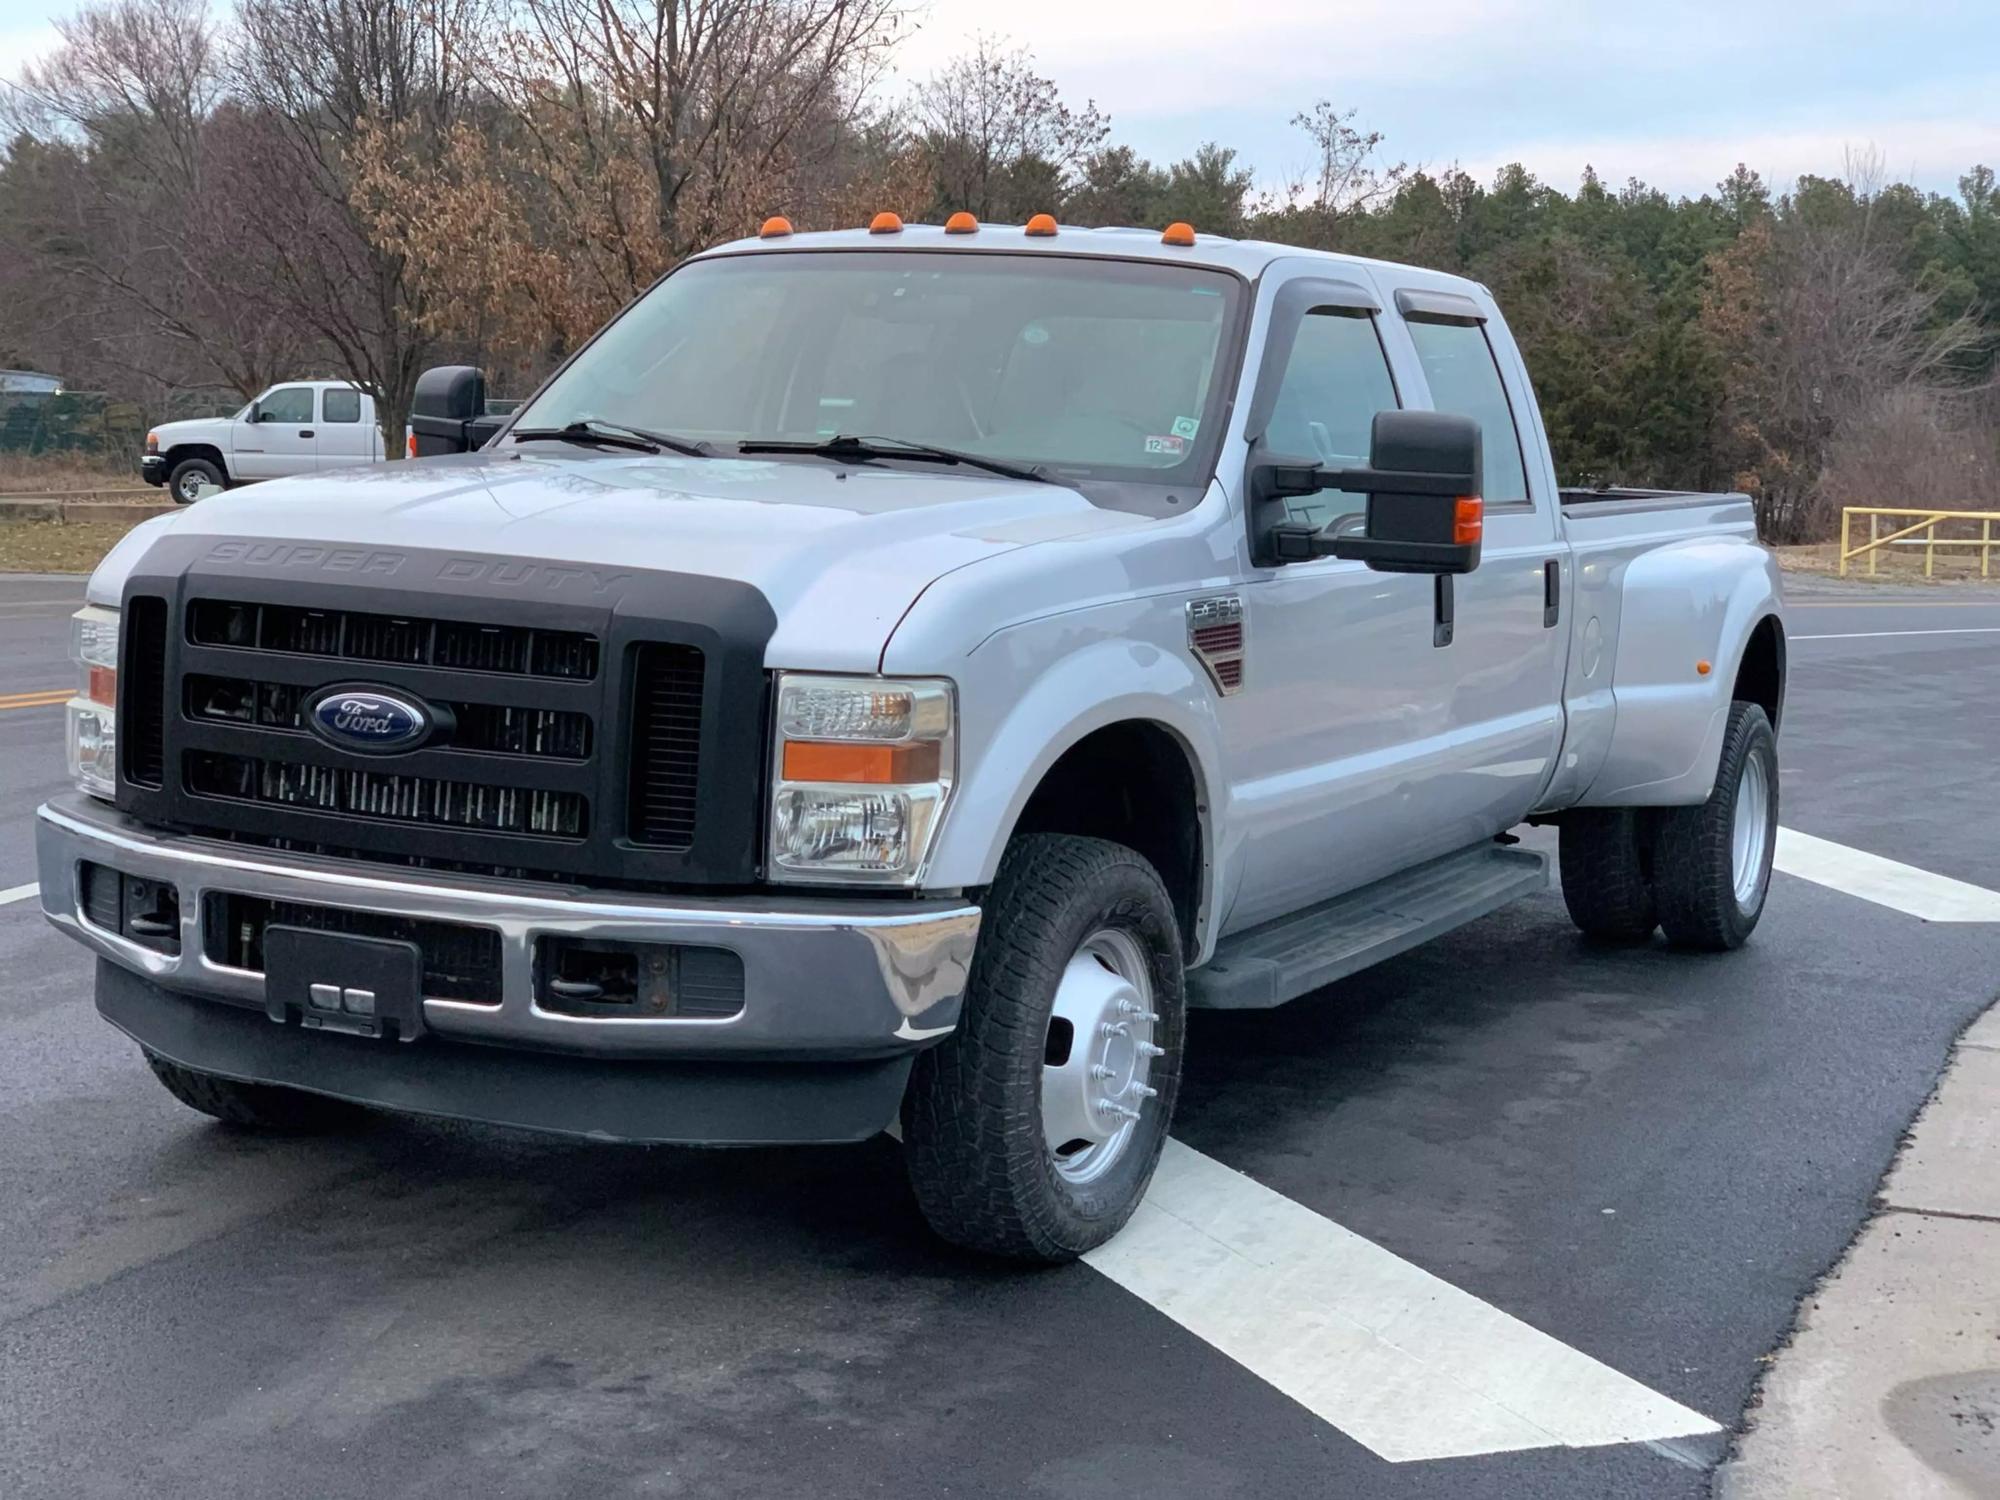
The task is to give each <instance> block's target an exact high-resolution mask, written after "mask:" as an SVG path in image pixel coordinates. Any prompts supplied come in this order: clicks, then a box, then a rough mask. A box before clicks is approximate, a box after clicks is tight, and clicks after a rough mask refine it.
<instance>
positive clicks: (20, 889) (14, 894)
mask: <svg viewBox="0 0 2000 1500" xmlns="http://www.w3.org/2000/svg"><path fill="white" fill-rule="evenodd" d="M40 890H41V887H40V886H39V885H36V884H35V883H34V882H33V881H29V882H28V883H27V884H26V885H10V886H8V887H7V889H6V890H4V891H0V906H12V905H13V904H14V903H15V902H16V901H26V900H27V899H28V898H29V897H30V896H32V895H35V894H36V893H37V892H39V891H40Z"/></svg>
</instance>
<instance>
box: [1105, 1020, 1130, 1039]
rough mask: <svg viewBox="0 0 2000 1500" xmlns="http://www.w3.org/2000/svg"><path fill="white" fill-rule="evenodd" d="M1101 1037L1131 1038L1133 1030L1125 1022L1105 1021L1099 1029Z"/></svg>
mask: <svg viewBox="0 0 2000 1500" xmlns="http://www.w3.org/2000/svg"><path fill="white" fill-rule="evenodd" d="M1097 1034H1098V1035H1099V1036H1130V1035H1131V1034H1132V1028H1131V1027H1130V1026H1127V1025H1126V1024H1125V1023H1124V1022H1123V1021H1105V1022H1103V1023H1102V1024H1101V1025H1099V1027H1098V1028H1097Z"/></svg>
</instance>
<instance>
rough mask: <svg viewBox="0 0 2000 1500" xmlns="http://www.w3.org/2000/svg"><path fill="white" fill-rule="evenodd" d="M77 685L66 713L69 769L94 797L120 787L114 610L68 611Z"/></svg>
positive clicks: (114, 792)
mask: <svg viewBox="0 0 2000 1500" xmlns="http://www.w3.org/2000/svg"><path fill="white" fill-rule="evenodd" d="M69 642H70V648H69V654H70V657H71V659H72V660H73V661H75V662H76V670H77V679H78V680H77V691H76V696H75V697H74V698H72V699H70V700H69V707H68V709H67V711H66V713H65V714H64V717H65V719H66V720H67V731H68V733H67V738H68V741H69V774H70V775H71V776H72V777H74V778H75V780H76V784H77V785H78V786H79V787H81V788H83V790H84V791H86V792H89V793H90V794H91V795H92V796H93V797H102V798H104V799H105V800H106V801H109V800H110V799H111V798H112V797H114V796H116V795H117V791H118V769H117V768H118V611H117V610H115V609H100V608H98V607H97V606H96V605H94V604H93V605H90V606H88V607H86V608H84V609H80V610H78V611H77V612H76V613H75V614H74V615H73V616H71V617H70V627H69Z"/></svg>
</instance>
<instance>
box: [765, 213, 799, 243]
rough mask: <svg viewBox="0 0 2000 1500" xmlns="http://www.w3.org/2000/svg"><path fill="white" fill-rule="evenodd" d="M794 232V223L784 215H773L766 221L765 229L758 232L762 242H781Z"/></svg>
mask: <svg viewBox="0 0 2000 1500" xmlns="http://www.w3.org/2000/svg"><path fill="white" fill-rule="evenodd" d="M791 232H792V221H791V220H790V219H788V218H786V217H785V216H784V215H783V214H772V215H771V217H770V218H768V219H766V220H765V221H764V227H763V228H762V229H760V230H758V231H757V238H758V239H760V240H781V239H783V238H784V237H785V236H786V235H788V234H790V233H791Z"/></svg>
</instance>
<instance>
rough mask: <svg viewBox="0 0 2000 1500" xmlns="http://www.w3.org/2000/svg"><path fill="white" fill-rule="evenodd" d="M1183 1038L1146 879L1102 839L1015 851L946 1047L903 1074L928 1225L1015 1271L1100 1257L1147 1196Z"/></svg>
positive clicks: (1163, 925)
mask: <svg viewBox="0 0 2000 1500" xmlns="http://www.w3.org/2000/svg"><path fill="white" fill-rule="evenodd" d="M1185 1034H1186V997H1185V988H1184V980H1183V972H1182V962H1181V946H1180V930H1179V927H1178V924H1177V923H1176V922H1175V920H1174V909H1173V903H1172V901H1171V900H1169V899H1168V896H1167V892H1166V888H1165V887H1164V886H1163V885H1161V883H1160V877H1159V875H1158V874H1157V873H1156V872H1155V871H1154V869H1153V867H1152V866H1151V865H1150V864H1149V863H1147V861H1146V860H1145V859H1144V858H1143V857H1141V856H1140V855H1138V854H1136V853H1135V852H1133V851H1132V850H1130V849H1127V848H1125V847H1124V846H1123V845H1120V844H1113V843H1109V842H1106V841H1104V840H1102V839H1085V838H1070V837H1066V836H1061V835H1054V834H1029V835H1026V836H1024V837H1022V838H1019V839H1017V840H1016V841H1015V842H1014V844H1013V845H1012V846H1011V847H1010V848H1009V849H1008V851H1007V854H1006V856H1005V858H1004V859H1002V861H1001V864H1000V873H999V876H998V877H997V879H996V880H995V881H994V884H993V889H992V892H991V894H990V898H989V900H988V901H987V903H986V917H985V921H984V924H983V926H982V930H981V932H980V937H979V949H978V952H977V954H976V955H975V957H974V960H973V965H972V975H971V980H970V983H969V985H968V987H967V990H966V996H965V1007H964V1013H963V1015H962V1016H961V1018H960V1020H959V1025H958V1029H957V1031H955V1032H954V1033H953V1034H952V1035H951V1036H950V1037H948V1038H946V1039H945V1040H944V1041H943V1042H941V1043H940V1044H939V1045H938V1046H936V1047H934V1048H932V1049H931V1050H930V1051H928V1052H926V1053H924V1054H923V1055H922V1056H920V1057H919V1058H918V1059H917V1062H916V1067H915V1068H914V1070H913V1071H912V1073H911V1075H910V1089H909V1093H908V1095H907V1096H906V1097H905V1099H904V1103H903V1143H904V1154H905V1159H906V1161H907V1162H908V1166H909V1173H910V1182H911V1185H912V1187H913V1188H914V1189H915V1192H916V1196H917V1203H918V1206H919V1207H920V1208H922V1210H923V1213H924V1217H925V1219H926V1220H928V1221H929V1223H930V1225H931V1227H932V1228H933V1229H935V1230H936V1231H937V1232H938V1234H940V1235H941V1236H943V1237H944V1238H945V1239H947V1240H950V1241H951V1242H952V1243H953V1244H957V1245H963V1246H965V1247H966V1248H968V1249H972V1250H979V1251H984V1252H987V1253H989V1254H994V1255H1004V1256H1010V1257H1013V1258H1015V1259H1021V1260H1038V1261H1051V1262H1053V1261H1064V1260H1071V1259H1074V1258H1075V1257H1076V1256H1078V1255H1081V1254H1083V1253H1084V1252H1085V1251H1087V1250H1091V1249H1094V1248H1096V1247H1097V1246H1098V1245H1101V1244H1103V1243H1104V1242H1105V1241H1106V1240H1108V1239H1110V1238H1111V1236H1112V1235H1114V1234H1116V1233H1117V1232H1118V1231H1119V1230H1120V1229H1121V1228H1122V1227H1124V1224H1125V1221H1126V1220H1127V1219H1129V1218H1131V1216H1132V1212H1133V1210H1134V1209H1136V1208H1137V1207H1138V1206H1139V1200H1140V1199H1141V1198H1142V1197H1144V1196H1145V1192H1146V1187H1147V1185H1148V1184H1149V1183H1150V1182H1151V1181H1152V1178H1153V1168H1154V1167H1155V1166H1156V1165H1157V1164H1158V1162H1159V1159H1160V1151H1161V1149H1162V1147H1164V1145H1165V1144H1166V1139H1167V1127H1168V1125H1169V1123H1170V1121H1171V1120H1172V1117H1173V1110H1174V1097H1175V1094H1176V1093H1177V1092H1178V1090H1179V1086H1180V1069H1181V1051H1182V1046H1183V1041H1184V1037H1185Z"/></svg>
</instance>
